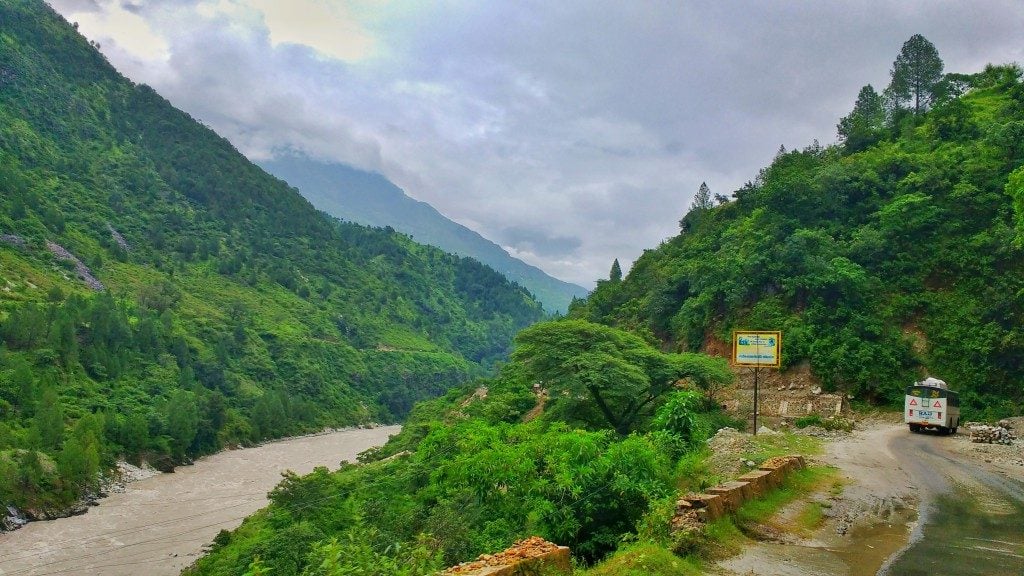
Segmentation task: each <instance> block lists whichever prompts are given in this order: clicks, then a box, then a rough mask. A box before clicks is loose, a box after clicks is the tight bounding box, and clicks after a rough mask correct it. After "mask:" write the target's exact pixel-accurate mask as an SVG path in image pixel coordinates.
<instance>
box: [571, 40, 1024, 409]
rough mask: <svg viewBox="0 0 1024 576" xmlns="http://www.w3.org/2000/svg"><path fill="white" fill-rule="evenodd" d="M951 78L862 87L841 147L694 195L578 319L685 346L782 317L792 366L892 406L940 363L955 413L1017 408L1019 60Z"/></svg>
mask: <svg viewBox="0 0 1024 576" xmlns="http://www.w3.org/2000/svg"><path fill="white" fill-rule="evenodd" d="M935 57H937V55H936V56H935ZM899 63H900V62H899V60H897V65H896V67H894V83H895V76H896V69H897V67H898V65H899ZM939 67H940V69H941V62H940V64H939ZM932 69H934V66H932ZM943 78H944V79H943V81H942V82H941V83H939V84H936V85H935V86H934V87H933V90H932V91H931V92H929V93H928V95H929V97H928V98H925V97H924V96H919V97H914V96H913V95H912V94H910V93H906V94H905V95H904V96H903V97H902V98H903V99H904V100H905V101H907V102H909V103H910V106H911V107H907V108H901V107H899V106H896V107H894V108H893V107H891V106H892V105H890V108H888V109H886V108H885V107H884V105H883V102H886V101H889V102H892V101H894V99H895V100H896V101H898V100H899V98H897V97H895V96H892V95H891V94H890V91H889V90H887V91H886V96H884V97H882V96H878V95H877V94H876V93H875V92H874V90H873V89H872V88H871V87H870V86H866V87H865V89H864V90H862V91H861V96H860V97H859V98H858V100H857V107H856V108H855V109H854V111H853V113H851V115H850V116H849V117H847V118H844V119H843V121H842V122H841V123H840V126H839V128H840V133H841V136H843V137H844V138H843V141H842V143H841V144H839V145H835V146H829V147H827V148H822V147H821V146H818V145H817V144H815V145H812V146H809V147H807V148H805V149H803V150H794V151H789V152H786V151H784V150H780V152H779V154H778V155H777V157H776V158H775V160H774V162H773V163H772V164H771V166H769V167H767V168H766V169H764V170H763V171H762V172H761V173H760V174H759V175H758V177H757V178H756V179H755V180H754V181H752V182H748V183H747V184H746V185H745V186H743V187H742V188H741V189H740V190H737V191H736V192H735V193H734V195H733V198H732V199H731V200H730V199H727V198H725V197H719V202H718V203H717V204H716V203H715V202H714V201H710V199H709V198H708V195H705V196H704V201H703V202H700V201H699V200H700V198H698V201H697V202H695V204H694V207H693V208H692V209H691V210H690V212H689V213H687V214H686V216H685V217H684V218H683V219H682V222H681V226H682V232H681V233H680V234H679V236H677V237H675V238H672V239H670V240H668V241H666V242H664V243H663V244H662V245H661V246H659V247H658V248H657V249H654V250H649V251H647V252H645V253H644V254H643V256H641V257H640V258H639V259H638V261H637V262H636V263H635V265H634V266H633V268H632V270H631V271H630V273H629V275H628V277H626V278H625V279H623V280H621V281H616V280H614V279H609V280H606V281H602V282H600V283H599V286H598V287H597V289H596V291H595V292H594V293H593V295H592V296H591V297H590V298H589V299H588V300H587V301H585V302H582V303H579V304H578V305H577V306H575V307H574V308H573V309H572V310H571V311H570V314H569V315H570V317H575V318H584V319H589V320H591V321H595V322H602V323H607V324H610V325H615V326H619V327H624V328H628V329H630V330H632V331H634V332H636V333H638V334H642V335H644V336H645V337H646V338H647V339H648V340H649V341H651V342H655V343H657V344H658V345H659V346H661V347H663V348H664V349H678V350H691V351H697V350H702V349H707V347H709V346H711V347H715V346H716V344H717V346H718V347H719V349H721V346H723V345H725V343H726V342H728V341H730V334H731V331H732V330H733V329H763V330H769V329H771V330H782V331H783V339H784V343H785V346H784V347H783V359H782V360H783V365H784V368H786V367H791V366H794V365H796V364H798V363H802V362H807V363H809V365H810V368H811V370H812V372H813V373H814V374H815V375H816V376H817V377H818V378H820V379H821V381H822V382H823V383H824V385H825V386H826V387H827V388H828V389H831V390H840V391H843V392H845V393H849V394H854V395H856V397H857V398H859V399H862V400H867V401H872V402H878V403H883V404H884V403H892V402H894V401H898V399H899V398H901V394H902V389H903V387H904V386H906V385H907V384H908V383H910V382H912V381H914V380H916V379H920V377H921V376H923V375H925V374H932V375H935V376H938V377H940V378H942V379H944V380H946V381H947V382H948V383H949V384H950V385H951V387H952V388H954V389H957V390H959V391H961V392H963V393H964V395H963V398H964V400H965V407H966V409H968V410H970V411H971V412H972V415H970V416H966V415H965V418H966V417H970V418H982V417H985V415H986V414H987V415H990V416H991V415H996V414H1009V413H1019V412H1020V406H1021V405H1022V402H1024V389H1022V388H1021V387H1020V382H1021V381H1022V380H1024V332H1022V330H1024V328H1022V327H1024V299H1022V297H1024V252H1022V249H1021V241H1020V239H1019V238H1020V237H1021V235H1020V233H1019V232H1016V234H1017V239H1016V240H1015V227H1016V230H1018V231H1019V230H1022V229H1024V227H1022V222H1024V186H1022V185H1021V182H1022V181H1024V177H1022V176H1021V173H1022V168H1021V165H1022V163H1024V147H1022V145H1021V142H1024V140H1022V136H1024V85H1022V83H1021V70H1020V69H1019V68H1017V67H1016V66H1000V67H996V66H990V67H988V68H986V69H985V71H983V72H981V73H978V74H974V75H969V76H968V75H960V74H951V75H946V76H945V77H943ZM960 92H962V95H957V94H959V93H960ZM926 102H927V103H928V104H930V105H931V108H930V109H928V110H927V111H926V110H925V104H924V103H926ZM913 106H917V113H915V108H914V107H913ZM1015 202H1016V204H1014V203H1015ZM1015 206H1016V207H1015Z"/></svg>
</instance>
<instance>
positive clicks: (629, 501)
mask: <svg viewBox="0 0 1024 576" xmlns="http://www.w3.org/2000/svg"><path fill="white" fill-rule="evenodd" d="M912 40H913V39H912ZM922 40H923V38H922ZM922 68H924V67H922ZM940 70H941V64H940ZM936 75H937V76H938V77H939V78H938V79H936V80H935V81H934V82H933V84H932V85H931V86H930V87H929V92H928V94H927V98H923V97H922V96H923V95H922V94H917V95H916V96H917V98H915V99H914V100H913V104H911V105H910V106H908V105H907V104H906V101H907V99H908V98H907V97H905V96H902V95H901V91H900V90H898V89H894V90H886V100H887V101H888V102H889V104H888V105H886V106H883V104H882V98H880V97H879V96H878V95H877V94H876V93H875V92H874V90H873V89H870V90H868V89H867V87H866V88H865V90H864V91H862V93H861V95H862V98H858V105H857V108H856V109H855V110H854V112H853V113H851V115H850V116H848V117H847V118H844V119H843V120H842V121H841V122H840V135H841V137H842V140H841V142H840V144H838V145H835V146H829V147H827V148H822V147H821V146H819V145H817V144H813V145H811V146H809V147H808V148H806V149H804V150H800V151H793V152H785V151H780V153H779V155H778V157H777V158H776V159H775V161H774V162H773V163H772V165H771V166H769V167H768V168H766V169H764V170H763V171H762V172H761V173H760V174H759V175H758V176H757V178H756V179H755V180H753V181H752V182H750V183H748V184H747V185H745V186H744V187H742V188H741V189H740V190H738V191H736V193H735V195H734V199H732V200H728V199H726V200H725V201H724V202H722V201H717V202H716V201H712V199H711V195H710V193H708V194H706V195H699V196H698V197H697V199H696V201H695V204H694V207H693V209H691V210H690V211H689V212H688V213H687V214H685V215H683V217H682V220H681V222H680V225H681V229H682V233H681V234H680V235H679V236H677V237H675V238H673V239H670V240H668V241H666V242H665V243H664V244H663V245H661V246H659V247H657V248H656V249H652V250H649V251H647V252H646V253H645V254H644V255H643V256H642V257H641V258H640V259H639V261H638V262H637V263H636V264H635V265H634V266H633V268H632V271H631V272H630V274H629V276H628V277H626V278H621V272H620V271H619V267H618V266H613V268H612V273H611V275H610V278H609V279H608V280H605V281H601V282H600V283H599V285H598V288H597V290H596V291H595V292H593V293H592V294H591V295H590V297H589V298H588V299H587V300H586V301H584V302H581V303H579V304H577V305H575V306H573V307H572V308H571V310H570V314H569V316H570V317H568V318H561V319H559V320H557V321H552V322H547V323H541V324H537V325H534V326H531V327H529V328H526V329H524V330H523V331H521V332H520V333H519V334H518V335H517V336H516V346H515V349H514V351H513V353H512V356H511V360H510V362H509V363H507V364H505V365H504V366H503V367H502V369H501V371H500V372H499V373H498V375H497V376H496V377H494V378H493V379H489V380H478V381H477V382H475V383H474V384H468V385H466V386H464V387H462V388H461V389H457V390H452V391H449V392H448V393H447V394H446V395H445V396H444V397H442V398H439V399H435V400H431V401H426V402H422V403H420V404H418V405H417V406H416V407H415V408H414V409H413V412H412V414H411V416H410V418H409V420H408V421H407V422H406V424H405V426H404V428H403V431H402V433H401V434H400V435H399V436H397V437H396V438H394V439H392V440H391V441H390V442H389V443H388V444H387V445H386V446H384V447H382V448H380V449H376V450H371V451H368V452H366V453H364V454H363V455H361V456H360V461H361V463H362V464H361V465H351V466H345V467H343V468H342V469H341V470H339V471H337V472H335V473H329V472H328V471H327V470H326V469H320V470H317V471H316V472H314V473H312V474H310V475H307V476H305V477H289V478H287V479H285V481H284V482H282V483H281V484H280V485H279V486H278V487H277V488H276V489H275V490H274V491H273V492H272V493H271V505H270V506H268V507H267V508H266V509H264V510H263V511H261V512H259V513H258V514H256V515H254V516H252V517H250V518H248V519H246V521H245V522H244V523H243V524H242V526H241V527H239V528H238V529H236V530H234V531H232V532H230V533H229V532H222V533H221V534H220V535H219V536H218V537H217V538H216V539H215V541H214V543H213V547H212V550H211V552H210V554H208V555H207V556H205V557H204V558H202V559H200V560H199V561H198V562H197V563H196V565H195V566H194V567H193V568H192V569H190V570H189V571H187V573H188V574H197V575H198V574H204V575H218V576H220V575H230V574H238V573H243V572H246V573H250V574H260V573H267V574H275V575H294V576H298V575H301V576H313V575H323V576H341V575H344V574H374V575H385V574H401V575H406V576H420V575H424V576H425V575H427V574H433V573H434V571H435V570H436V569H438V568H440V567H443V566H445V565H452V564H454V563H456V562H460V561H465V560H468V559H472V558H474V557H475V556H476V555H478V554H481V553H493V552H496V551H498V550H501V549H503V548H505V547H506V546H508V545H510V544H511V543H512V542H514V541H515V540H516V539H518V538H522V537H525V536H529V535H540V536H542V537H544V538H546V539H549V540H552V541H554V542H557V543H559V544H563V545H567V546H569V547H570V548H571V550H572V553H573V555H574V557H575V558H576V560H577V561H578V562H579V563H580V564H583V565H587V564H591V563H594V562H595V561H598V560H601V559H602V558H605V557H608V556H611V559H610V560H609V563H608V564H606V565H605V567H603V568H600V569H598V570H597V571H595V572H594V573H617V572H616V570H617V567H620V566H629V565H636V564H638V561H637V558H636V556H637V555H639V552H638V550H647V551H652V552H654V554H653V555H652V560H654V559H655V558H657V559H659V560H657V561H653V562H652V564H658V565H662V566H663V568H661V569H659V570H658V571H657V572H653V571H648V570H646V569H644V568H637V569H635V570H634V571H630V572H629V573H645V574H647V573H650V574H678V573H682V572H681V571H682V570H689V569H692V571H693V572H694V573H696V572H698V571H700V570H701V569H704V568H705V567H706V564H707V562H708V559H709V558H714V557H716V556H719V555H721V554H722V552H723V549H724V548H726V547H728V546H730V545H729V544H726V545H724V546H723V542H728V541H729V540H730V538H734V537H735V535H739V534H740V533H741V531H745V530H749V525H747V526H746V527H745V526H744V524H745V522H747V520H744V517H747V518H749V517H750V516H751V513H749V511H748V512H743V511H741V513H740V514H738V515H737V517H736V518H724V519H722V520H721V521H716V522H714V523H711V524H709V525H707V526H705V527H704V528H703V529H699V530H697V531H695V532H682V533H677V534H673V533H671V531H670V529H669V521H670V519H671V517H672V514H673V513H674V511H675V506H676V501H677V497H678V494H679V493H685V492H688V491H700V490H704V489H707V487H708V486H712V485H714V484H715V483H718V482H720V481H722V480H723V478H722V477H721V476H720V475H721V474H723V472H722V471H721V470H717V471H715V470H714V469H713V466H712V465H711V463H710V462H709V450H708V447H707V442H706V440H707V439H708V438H709V436H710V435H712V434H714V433H715V431H717V430H718V429H719V428H720V427H722V426H725V425H732V426H739V427H742V426H743V425H744V424H743V422H742V421H739V422H736V421H731V419H730V417H729V416H728V415H727V414H723V413H722V412H721V411H720V404H719V403H718V402H716V401H715V400H714V399H713V398H712V396H713V394H711V392H712V391H713V390H714V389H716V388H717V387H720V386H723V385H726V384H728V383H729V382H731V381H732V380H733V372H732V371H731V370H730V368H729V367H728V364H727V362H726V360H725V359H724V358H721V357H712V356H711V355H710V354H702V353H700V352H701V351H706V352H712V353H714V354H715V355H720V354H721V352H722V350H723V349H724V350H727V349H728V347H727V346H728V344H727V341H728V339H729V336H730V333H731V330H732V329H733V328H743V329H779V330H782V331H783V341H784V346H783V350H784V364H785V365H786V367H792V366H794V365H796V364H802V363H805V362H806V363H807V364H809V366H810V368H811V370H812V371H813V373H814V375H815V376H816V377H817V378H819V379H821V380H822V382H823V383H824V384H826V385H827V386H828V387H831V388H838V389H842V390H844V391H846V392H848V393H851V394H856V398H857V401H858V402H878V403H882V404H885V403H888V402H891V401H892V400H893V399H894V398H896V397H897V396H898V395H899V394H902V389H903V387H904V386H905V385H906V384H907V383H909V382H910V381H911V380H912V379H915V378H918V377H919V376H920V375H922V374H924V373H925V372H928V373H931V374H934V375H936V376H939V377H942V378H944V379H946V380H947V381H949V382H950V383H951V384H952V385H953V386H954V387H956V388H958V389H960V390H961V391H963V392H964V395H963V397H964V398H965V400H966V404H965V407H964V411H965V412H964V417H965V418H983V417H988V416H995V415H1003V414H1010V413H1020V405H1021V400H1022V399H1024V398H1022V394H1024V392H1022V389H1021V387H1020V382H1021V376H1022V374H1021V371H1022V370H1024V358H1022V352H1024V348H1022V346H1024V344H1022V342H1024V340H1022V338H1021V336H1022V334H1021V330H1022V328H1021V327H1022V326H1024V322H1022V320H1024V318H1022V312H1024V274H1022V272H1024V270H1022V264H1024V261H1022V248H1021V244H1022V242H1024V168H1022V167H1021V165H1022V163H1024V147H1022V146H1021V143H1022V142H1024V138H1022V136H1024V84H1022V83H1021V76H1022V74H1021V70H1020V69H1019V68H1017V67H1016V66H1005V67H989V68H987V69H986V70H985V71H984V72H981V73H979V74H974V75H970V76H967V75H960V74H948V75H945V76H942V75H941V74H939V73H936ZM894 80H895V78H894ZM894 84H895V82H894ZM919 85H920V86H926V84H923V83H921V84H919ZM897 88H898V87H897ZM872 95H874V97H872ZM922 103H923V104H922ZM1014 206H1016V210H1015V208H1014ZM753 442H754V444H753V445H754V446H755V448H751V449H750V450H751V451H750V452H749V453H745V454H743V455H742V456H741V461H743V460H744V459H746V458H749V459H750V460H751V461H753V462H754V463H755V464H757V463H760V462H763V461H764V460H765V459H766V458H768V457H769V456H770V455H775V454H779V453H785V452H790V451H794V450H795V451H801V452H805V453H810V452H813V450H814V449H815V448H814V446H815V444H814V442H815V441H814V440H813V439H811V438H809V437H808V436H805V435H795V434H790V433H779V434H762V435H758V436H756V437H755V440H753ZM730 457H731V456H730ZM805 472H807V474H808V475H807V476H804V477H803V480H798V481H796V482H794V483H791V484H787V486H786V487H785V490H783V491H782V492H785V493H787V494H788V495H789V496H787V497H795V495H796V494H799V493H800V491H801V489H803V490H807V489H808V486H811V485H813V484H814V483H815V482H818V481H820V479H821V478H827V477H828V475H829V474H831V473H832V472H830V471H829V470H828V469H827V468H826V467H817V468H814V469H812V470H808V471H805ZM815 475H818V478H819V479H818V480H814V479H813V478H814V476H815ZM801 483H803V484H804V487H803V488H801V487H800V486H801ZM311 502H312V503H314V504H310V503H311ZM783 502H785V500H784V499H776V498H773V499H770V500H763V501H759V502H758V503H757V506H762V507H763V508H762V510H764V511H769V510H772V509H773V508H771V507H772V506H781V505H782V503H783ZM755 514H759V513H755ZM730 534H732V535H734V536H730ZM732 546H734V544H733V545H732ZM673 554H675V555H677V556H682V557H684V558H683V559H681V560H680V561H679V562H678V564H679V566H678V567H677V566H676V565H677V562H675V560H676V559H677V558H676V556H673ZM641 565H644V564H641ZM684 566H685V568H684ZM619 571H621V572H623V573H625V571H624V570H621V569H620V570H619ZM577 573H580V571H578V572H577ZM583 573H587V572H583Z"/></svg>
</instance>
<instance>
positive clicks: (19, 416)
mask: <svg viewBox="0 0 1024 576" xmlns="http://www.w3.org/2000/svg"><path fill="white" fill-rule="evenodd" d="M0 191H2V193H0V504H14V505H17V506H19V507H22V508H31V509H35V510H45V509H58V508H61V507H62V506H64V505H66V504H68V503H69V502H70V501H71V500H73V499H74V498H75V497H76V496H77V495H78V494H79V493H81V492H83V491H89V490H92V489H93V488H95V484H96V471H97V470H98V469H101V468H103V467H105V466H108V465H110V464H112V462H113V459H114V458H115V457H116V456H117V455H119V454H123V455H125V456H128V457H129V458H140V457H145V458H148V459H149V460H150V461H154V462H158V463H163V464H165V465H169V464H170V463H172V462H180V461H183V460H186V459H188V458H189V457H192V456H195V455H197V454H202V453H208V452H211V451H215V450H217V449H219V448H221V447H223V446H227V445H236V444H244V443H250V442H253V441H258V440H260V439H264V438H270V437H278V436H282V435H287V434H294V433H298V432H302V431H308V430H313V429H319V428H322V427H324V426H340V425H352V424H359V423H366V422H373V421H393V420H395V419H398V418H402V417H404V415H405V414H406V413H407V412H408V410H409V409H410V407H411V406H412V404H413V403H414V402H415V401H416V400H420V399H423V398H429V397H433V396H437V395H439V394H442V393H444V392H445V390H447V389H448V388H450V387H452V386H455V385H457V384H459V383H461V382H465V381H467V380H469V379H470V378H473V377H476V376H479V375H482V374H485V373H487V372H488V371H489V370H490V369H491V368H492V367H493V365H494V363H495V362H496V361H498V360H501V359H503V358H504V357H505V356H506V355H507V353H508V351H509V348H510V344H511V340H512V337H513V335H514V334H515V333H516V331H518V330H519V329H521V328H523V327H524V326H527V325H529V324H531V323H533V322H535V321H536V320H538V319H540V318H541V317H542V315H543V312H542V310H541V307H540V304H539V303H538V302H536V301H535V300H534V299H533V298H532V297H531V296H530V295H529V294H528V293H526V292H525V291H524V290H523V289H522V288H520V287H518V286H516V285H514V284H512V283H510V282H509V281H508V280H506V279H505V278H504V277H502V276H501V275H499V274H497V273H495V272H494V271H492V270H490V269H489V268H486V267H485V266H483V265H481V264H479V263H477V262H475V261H472V260H469V259H466V258H459V257H457V256H452V255H449V254H446V253H444V252H442V251H441V250H438V249H436V248H432V247H427V246H422V245H418V244H415V243H413V242H412V241H411V240H410V239H409V238H408V237H407V236H403V235H400V234H396V233H395V232H393V231H392V230H390V229H375V228H368V227H363V226H358V225H354V224H344V223H340V222H338V221H336V220H334V219H333V218H331V217H329V216H327V215H325V214H323V213H320V212H318V211H316V210H315V209H314V208H313V207H312V206H311V205H310V204H309V203H308V202H307V201H306V200H305V199H303V198H302V197H301V196H300V195H299V194H298V193H296V192H295V191H294V190H292V189H291V188H290V187H289V186H287V185H286V184H285V183H284V182H281V181H279V180H277V179H276V178H273V177H271V176H269V175H268V174H266V173H264V172H263V171H262V170H261V169H260V168H258V167H257V166H254V165H253V164H251V163H250V162H248V161H247V160H246V159H245V158H244V157H243V156H242V155H241V154H239V153H238V152H237V151H236V150H235V149H233V148H232V146H231V145H230V143H228V142H227V141H226V140H224V139H223V138H220V137H219V136H217V135H216V134H215V133H213V132H212V131H210V130H209V129H207V128H206V127H204V126H203V125H201V124H200V123H198V122H196V121H195V120H193V119H192V118H190V117H189V116H188V115H187V114H185V113H183V112H181V111H179V110H176V109H174V108H173V107H172V106H171V105H170V104H168V102H167V101H165V100H164V99H163V98H161V97H160V96H159V95H158V94H156V93H155V92H154V91H153V90H152V89H150V88H148V87H146V86H138V85H134V84H132V83H131V82H130V81H128V80H127V79H125V78H124V77H122V76H121V75H119V74H118V73H117V72H116V71H115V70H114V69H113V68H112V67H111V66H110V65H109V64H108V63H107V62H106V60H105V59H104V58H103V56H102V55H101V54H100V53H99V52H98V51H97V50H96V49H95V48H94V47H93V46H90V45H89V42H88V41H86V40H85V39H84V38H83V37H82V36H81V35H79V34H78V33H77V32H76V30H75V29H74V27H73V26H71V25H70V24H68V23H67V22H65V21H64V20H63V19H61V18H60V17H59V16H58V15H57V14H56V13H54V12H53V11H52V10H50V9H49V8H48V7H47V6H46V5H45V4H43V2H41V1H40V2H35V1H22V0H2V1H0Z"/></svg>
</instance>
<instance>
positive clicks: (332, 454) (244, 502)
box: [0, 426, 400, 576]
mask: <svg viewBox="0 0 1024 576" xmlns="http://www.w3.org/2000/svg"><path fill="white" fill-rule="evenodd" d="M399 429H400V428H399V427H398V426H387V427H382V428H373V429H365V430H364V429H359V430H346V431H342V432H335V433H331V434H322V435H318V436H307V437H303V438H294V439H291V440H285V441H282V442H275V443H272V444H266V445H263V446H259V447H256V448H249V449H245V450H233V451H229V452H222V453H220V454H216V455H214V456H210V457H208V458H204V459H202V460H200V461H199V462H197V463H196V464H195V465H194V466H185V467H182V468H179V469H178V471H177V472H175V473H174V474H161V475H159V476H155V477H153V478H147V479H146V480H140V481H138V482H134V483H132V484H130V485H129V486H128V490H127V491H126V492H125V493H124V494H113V495H111V496H110V497H109V498H105V499H103V500H102V501H101V503H100V506H98V507H96V508H92V509H91V510H90V511H89V513H87V514H85V515H82V516H76V517H74V518H62V519H60V520H53V521H49V522H33V523H30V524H29V525H28V526H26V527H24V528H22V529H21V530H18V531H16V532H12V533H9V534H2V535H0V575H2V576H52V575H58V574H59V575H61V576H96V575H102V576H133V575H136V574H146V575H152V576H162V575H168V576H170V575H173V574H178V573H180V572H181V570H182V569H183V568H184V567H186V566H188V565H190V564H191V563H192V562H194V561H195V559H196V558H197V557H198V556H199V555H200V554H201V549H202V547H203V546H204V545H206V544H208V543H210V541H211V540H213V537H214V536H215V535H216V534H217V532H219V531H220V530H221V529H227V530H231V529H233V528H235V527H236V526H238V525H239V524H241V522H242V519H243V518H245V517H246V516H248V515H249V514H252V513H253V512H255V511H256V510H259V509H260V508H262V507H264V506H265V505H266V504H267V499H266V494H267V492H268V491H269V490H270V489H271V488H273V487H274V486H275V485H276V484H277V482H278V481H279V480H280V479H281V472H282V471H284V470H289V469H290V470H293V471H295V472H298V473H300V474H304V473H307V472H309V471H311V470H312V469H313V467H314V466H328V467H330V468H332V469H334V468H337V467H338V466H339V465H340V463H341V462H342V461H344V460H354V459H355V456H356V454H358V453H359V452H362V451H363V450H366V449H367V448H370V447H372V446H378V445H380V444H383V443H384V442H386V441H387V439H388V436H389V435H391V434H396V433H398V431H399Z"/></svg>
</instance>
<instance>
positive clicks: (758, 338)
mask: <svg viewBox="0 0 1024 576" xmlns="http://www.w3.org/2000/svg"><path fill="white" fill-rule="evenodd" d="M732 363H733V365H734V366H752V367H755V368H756V367H758V366H764V367H767V368H778V367H780V366H781V364H782V332H777V331H776V332H762V331H742V330H736V331H735V332H733V333H732Z"/></svg>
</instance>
